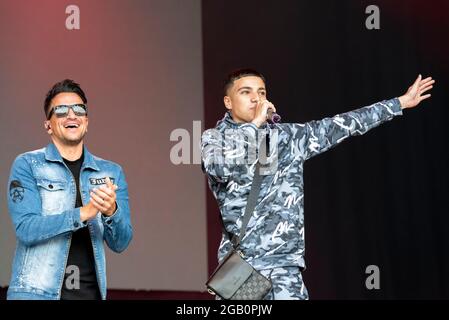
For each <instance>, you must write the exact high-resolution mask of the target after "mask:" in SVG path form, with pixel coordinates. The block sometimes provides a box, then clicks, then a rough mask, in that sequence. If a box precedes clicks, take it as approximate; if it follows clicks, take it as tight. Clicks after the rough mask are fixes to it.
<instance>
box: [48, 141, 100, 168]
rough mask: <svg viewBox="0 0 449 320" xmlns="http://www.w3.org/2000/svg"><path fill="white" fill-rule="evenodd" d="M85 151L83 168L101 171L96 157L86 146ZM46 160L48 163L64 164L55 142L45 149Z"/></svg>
mask: <svg viewBox="0 0 449 320" xmlns="http://www.w3.org/2000/svg"><path fill="white" fill-rule="evenodd" d="M83 149H84V162H83V167H84V168H90V169H93V170H95V171H100V168H99V167H98V165H97V163H96V162H95V159H94V156H93V155H92V154H91V153H90V152H89V151H88V150H87V148H86V146H85V145H84V146H83ZM45 159H46V160H47V161H57V162H61V163H63V160H62V157H61V154H60V153H59V151H58V149H57V148H56V146H55V144H54V143H53V142H50V143H49V144H48V145H47V147H46V148H45Z"/></svg>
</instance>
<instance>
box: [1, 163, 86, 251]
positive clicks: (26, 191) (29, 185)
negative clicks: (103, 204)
mask: <svg viewBox="0 0 449 320" xmlns="http://www.w3.org/2000/svg"><path fill="white" fill-rule="evenodd" d="M7 190H8V191H7V192H8V194H7V197H8V209H9V214H10V216H11V219H12V222H13V225H14V228H15V232H16V237H17V239H18V240H19V241H21V242H22V243H23V244H25V245H27V246H32V245H35V244H38V243H40V242H43V241H46V240H49V239H51V238H53V237H55V236H58V235H60V234H63V233H65V232H70V231H75V230H78V229H80V228H82V227H85V226H86V224H85V223H83V222H81V219H80V209H79V208H77V209H72V210H67V211H64V212H61V213H57V214H52V215H43V214H42V203H41V197H40V194H39V190H38V187H37V184H36V179H35V178H34V176H33V174H32V170H31V167H30V165H29V163H28V162H27V160H26V158H25V156H24V155H21V156H19V157H17V158H16V159H15V160H14V163H13V165H12V168H11V173H10V176H9V180H8V188H7Z"/></svg>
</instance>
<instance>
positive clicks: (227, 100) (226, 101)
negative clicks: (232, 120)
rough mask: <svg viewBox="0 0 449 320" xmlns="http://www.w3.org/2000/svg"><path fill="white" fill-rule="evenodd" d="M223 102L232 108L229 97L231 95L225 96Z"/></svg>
mask: <svg viewBox="0 0 449 320" xmlns="http://www.w3.org/2000/svg"><path fill="white" fill-rule="evenodd" d="M223 102H224V104H225V107H226V109H228V110H232V103H231V98H229V96H224V98H223Z"/></svg>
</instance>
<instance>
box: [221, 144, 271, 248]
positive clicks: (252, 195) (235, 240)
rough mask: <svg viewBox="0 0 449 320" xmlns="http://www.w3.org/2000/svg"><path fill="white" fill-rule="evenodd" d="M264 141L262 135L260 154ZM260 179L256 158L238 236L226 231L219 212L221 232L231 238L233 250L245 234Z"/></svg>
mask: <svg viewBox="0 0 449 320" xmlns="http://www.w3.org/2000/svg"><path fill="white" fill-rule="evenodd" d="M266 143H268V141H267V139H266V137H264V139H263V140H262V143H261V148H260V150H259V151H260V152H259V155H261V154H262V153H263V152H266V151H265V150H266V148H268V146H266V145H265V144H266ZM262 179H263V177H262V176H261V175H260V162H259V159H258V160H257V162H256V165H255V169H254V177H253V181H252V184H251V190H250V192H249V195H248V200H247V202H246V208H245V213H244V215H243V219H242V226H241V228H240V233H239V236H237V235H235V234H234V235H232V234H231V233H230V232H228V231H227V230H226V227H225V224H224V221H223V217H222V216H221V214H220V220H221V224H222V228H223V232H224V233H225V234H227V235H228V238H229V240H231V244H232V246H233V247H234V249H235V250H237V248H238V247H239V245H240V240H241V239H243V237H244V236H245V233H246V227H247V226H248V222H249V220H250V219H251V215H252V214H253V211H254V208H255V207H256V205H257V198H258V197H259V193H260V187H261V185H262ZM231 235H232V236H231Z"/></svg>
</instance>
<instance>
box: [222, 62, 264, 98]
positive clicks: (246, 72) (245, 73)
mask: <svg viewBox="0 0 449 320" xmlns="http://www.w3.org/2000/svg"><path fill="white" fill-rule="evenodd" d="M250 76H254V77H259V78H261V79H262V81H263V82H264V83H265V84H266V81H265V77H264V76H263V75H262V74H261V73H260V72H259V71H256V70H254V69H249V68H245V69H237V70H234V71H232V72H230V73H229V74H228V75H227V76H226V78H225V80H224V83H223V93H224V95H225V96H226V95H227V94H228V90H229V88H230V87H231V86H232V85H233V84H234V81H235V80H238V79H240V78H243V77H250Z"/></svg>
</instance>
